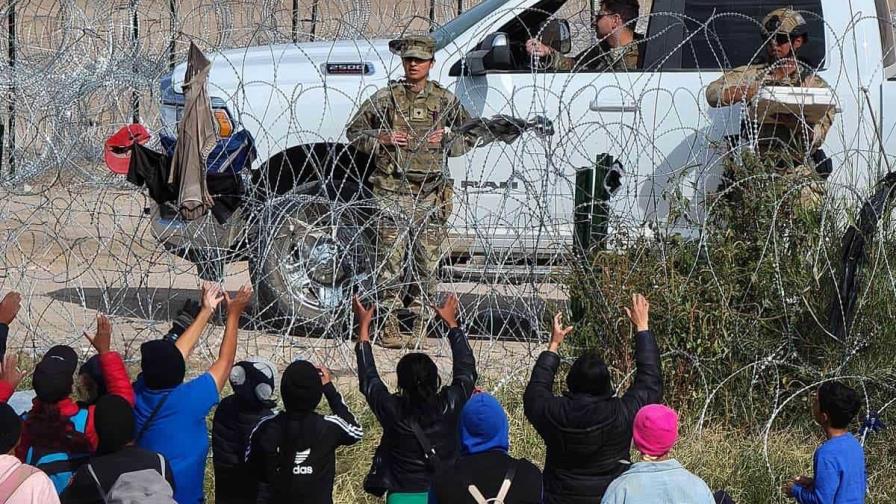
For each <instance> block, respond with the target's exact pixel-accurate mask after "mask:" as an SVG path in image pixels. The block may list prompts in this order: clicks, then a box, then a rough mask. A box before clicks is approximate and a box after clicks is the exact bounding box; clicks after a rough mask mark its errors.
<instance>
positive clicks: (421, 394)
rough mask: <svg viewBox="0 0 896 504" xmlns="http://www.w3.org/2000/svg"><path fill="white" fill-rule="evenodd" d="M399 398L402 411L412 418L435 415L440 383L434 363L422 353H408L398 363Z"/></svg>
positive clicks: (396, 370)
mask: <svg viewBox="0 0 896 504" xmlns="http://www.w3.org/2000/svg"><path fill="white" fill-rule="evenodd" d="M395 373H396V374H397V375H398V390H399V394H398V395H399V397H400V398H401V399H402V408H403V410H404V411H405V412H406V413H408V414H410V415H413V416H417V417H422V416H429V415H435V414H437V413H438V412H436V411H435V409H436V408H435V402H436V397H437V396H438V393H439V388H440V387H441V384H442V381H441V378H439V368H437V367H436V363H435V362H433V361H432V359H431V358H429V356H428V355H426V354H424V353H409V354H407V355H405V356H404V357H402V358H401V360H399V361H398V366H396V368H395Z"/></svg>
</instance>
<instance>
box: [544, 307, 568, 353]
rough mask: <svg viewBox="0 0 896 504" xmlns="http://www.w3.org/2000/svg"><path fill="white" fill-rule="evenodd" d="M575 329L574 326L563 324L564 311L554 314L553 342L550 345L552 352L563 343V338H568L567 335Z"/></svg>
mask: <svg viewBox="0 0 896 504" xmlns="http://www.w3.org/2000/svg"><path fill="white" fill-rule="evenodd" d="M572 330H573V327H572V326H565V327H564V325H563V313H562V312H557V313H556V314H555V315H554V325H553V327H552V328H551V343H550V345H549V346H548V349H549V350H550V351H552V352H556V351H557V349H558V348H560V345H561V344H563V340H564V339H566V335H567V334H569V333H571V332H572Z"/></svg>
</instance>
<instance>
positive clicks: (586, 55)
mask: <svg viewBox="0 0 896 504" xmlns="http://www.w3.org/2000/svg"><path fill="white" fill-rule="evenodd" d="M639 9H640V5H639V4H638V0H602V1H601V2H600V10H599V11H598V12H597V13H596V14H595V15H594V19H593V20H592V21H591V27H592V28H594V31H595V33H596V34H597V36H598V38H599V39H600V42H599V43H598V44H597V45H595V46H593V47H591V48H588V49H586V50H584V51H582V52H581V53H579V54H578V55H576V56H574V57H569V56H565V55H563V54H561V53H560V52H558V51H557V50H556V49H554V48H553V47H551V46H549V45H547V44H544V43H543V42H542V41H540V40H538V39H536V38H531V39H529V40H528V41H527V42H526V52H527V53H529V55H530V56H536V57H540V58H547V66H548V68H550V69H552V70H554V71H570V70H589V71H604V70H612V71H626V70H634V69H636V68H637V67H638V56H639V52H638V35H637V34H636V33H635V23H636V22H637V18H638V12H639Z"/></svg>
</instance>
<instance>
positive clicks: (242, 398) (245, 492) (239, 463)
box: [212, 357, 277, 504]
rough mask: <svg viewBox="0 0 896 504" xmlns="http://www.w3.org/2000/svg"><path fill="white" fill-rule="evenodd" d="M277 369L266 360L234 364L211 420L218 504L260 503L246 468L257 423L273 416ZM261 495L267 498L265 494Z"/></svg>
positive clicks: (259, 359)
mask: <svg viewBox="0 0 896 504" xmlns="http://www.w3.org/2000/svg"><path fill="white" fill-rule="evenodd" d="M276 373H277V369H276V368H275V367H274V365H273V364H271V363H270V362H268V361H267V360H265V359H262V358H259V357H253V358H250V359H249V360H245V361H240V362H237V363H236V364H234V366H233V368H232V369H231V370H230V387H231V388H232V389H233V391H234V393H233V394H232V395H230V396H227V397H225V398H224V399H222V400H221V403H220V404H218V408H217V409H216V410H215V417H214V420H212V458H213V461H214V467H215V502H217V503H218V504H244V503H254V502H256V501H257V500H258V494H259V488H258V480H257V479H255V478H254V477H253V476H252V474H250V472H249V470H248V469H247V468H246V467H245V458H246V449H247V448H248V447H249V436H250V435H251V434H252V430H253V429H255V426H256V425H257V424H258V422H259V421H260V420H261V419H262V418H265V417H269V416H272V415H273V412H272V411H271V409H272V408H273V407H274V406H276V405H277V403H276V401H274V399H273V395H274V387H275V383H274V376H275V375H276ZM261 493H262V494H264V495H266V490H265V489H262V490H261Z"/></svg>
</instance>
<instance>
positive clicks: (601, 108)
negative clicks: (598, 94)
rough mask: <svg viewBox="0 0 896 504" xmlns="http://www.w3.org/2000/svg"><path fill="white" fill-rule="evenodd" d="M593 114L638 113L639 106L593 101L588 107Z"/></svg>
mask: <svg viewBox="0 0 896 504" xmlns="http://www.w3.org/2000/svg"><path fill="white" fill-rule="evenodd" d="M588 108H589V109H591V111H592V112H637V111H638V105H637V104H636V103H622V102H609V101H605V102H602V101H600V100H597V99H594V100H591V103H590V104H589V106H588Z"/></svg>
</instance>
